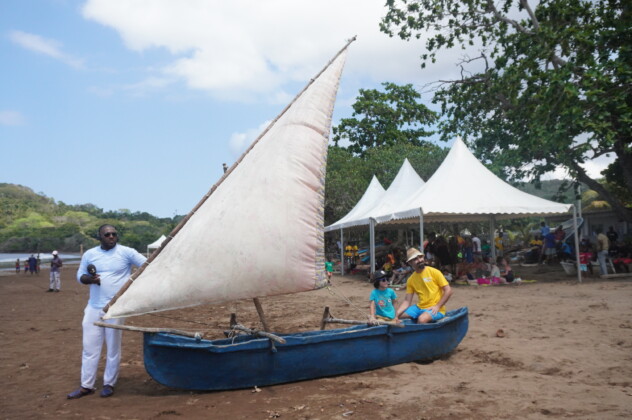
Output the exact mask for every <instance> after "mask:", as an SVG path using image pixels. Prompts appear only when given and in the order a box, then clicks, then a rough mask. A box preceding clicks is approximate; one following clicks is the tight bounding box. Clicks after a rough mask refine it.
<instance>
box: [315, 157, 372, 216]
mask: <svg viewBox="0 0 632 420" xmlns="http://www.w3.org/2000/svg"><path fill="white" fill-rule="evenodd" d="M371 176H372V175H371V171H370V170H368V167H367V165H366V163H365V162H364V161H363V160H362V159H361V158H359V157H357V156H353V154H352V153H351V152H350V151H349V150H346V149H343V148H341V147H338V146H329V151H328V153H327V174H326V178H325V226H327V225H330V224H332V223H334V222H336V221H338V220H340V218H341V217H343V216H344V215H345V214H347V213H348V212H349V210H351V209H352V208H353V206H355V204H356V203H357V202H358V200H359V199H360V198H361V197H362V194H363V193H364V191H365V190H366V188H367V186H368V185H369V182H371Z"/></svg>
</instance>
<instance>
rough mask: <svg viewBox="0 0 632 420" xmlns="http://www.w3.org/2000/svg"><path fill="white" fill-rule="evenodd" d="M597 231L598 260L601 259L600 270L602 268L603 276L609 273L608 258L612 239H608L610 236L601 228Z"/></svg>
mask: <svg viewBox="0 0 632 420" xmlns="http://www.w3.org/2000/svg"><path fill="white" fill-rule="evenodd" d="M595 232H597V261H599V270H601V275H602V276H603V275H604V274H608V266H607V265H606V258H608V249H609V248H610V241H609V240H608V237H607V236H606V235H604V234H603V231H602V229H601V228H597V229H596V230H595Z"/></svg>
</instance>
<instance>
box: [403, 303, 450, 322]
mask: <svg viewBox="0 0 632 420" xmlns="http://www.w3.org/2000/svg"><path fill="white" fill-rule="evenodd" d="M424 312H427V313H428V314H429V315H430V316H431V317H432V320H433V321H438V320H440V319H442V318H443V317H445V314H442V313H441V312H437V313H436V314H435V315H433V314H432V311H431V310H430V309H420V308H419V306H417V305H414V306H409V307H408V309H406V311H404V313H405V314H407V315H408V316H409V317H411V318H412V319H417V318H419V316H420V315H421V314H423V313H424Z"/></svg>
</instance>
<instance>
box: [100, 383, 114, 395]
mask: <svg viewBox="0 0 632 420" xmlns="http://www.w3.org/2000/svg"><path fill="white" fill-rule="evenodd" d="M112 395H114V387H113V386H112V385H105V386H104V387H103V389H102V390H101V398H107V397H111V396H112Z"/></svg>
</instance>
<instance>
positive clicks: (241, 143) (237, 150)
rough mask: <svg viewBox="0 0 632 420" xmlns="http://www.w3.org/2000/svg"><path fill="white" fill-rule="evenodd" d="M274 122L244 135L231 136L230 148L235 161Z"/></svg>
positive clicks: (235, 134)
mask: <svg viewBox="0 0 632 420" xmlns="http://www.w3.org/2000/svg"><path fill="white" fill-rule="evenodd" d="M271 122H272V121H266V122H264V123H263V124H261V125H260V126H259V127H257V128H251V129H250V130H247V131H246V132H243V133H233V134H232V135H231V136H230V140H229V142H228V146H229V148H230V151H231V153H232V154H233V156H234V157H235V159H237V158H239V157H240V156H241V155H242V154H243V153H244V152H245V151H246V149H247V148H248V147H249V146H250V145H251V144H252V142H253V141H255V139H256V138H257V136H258V135H259V134H261V133H262V132H263V130H265V129H266V127H267V126H268V125H270V123H271Z"/></svg>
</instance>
